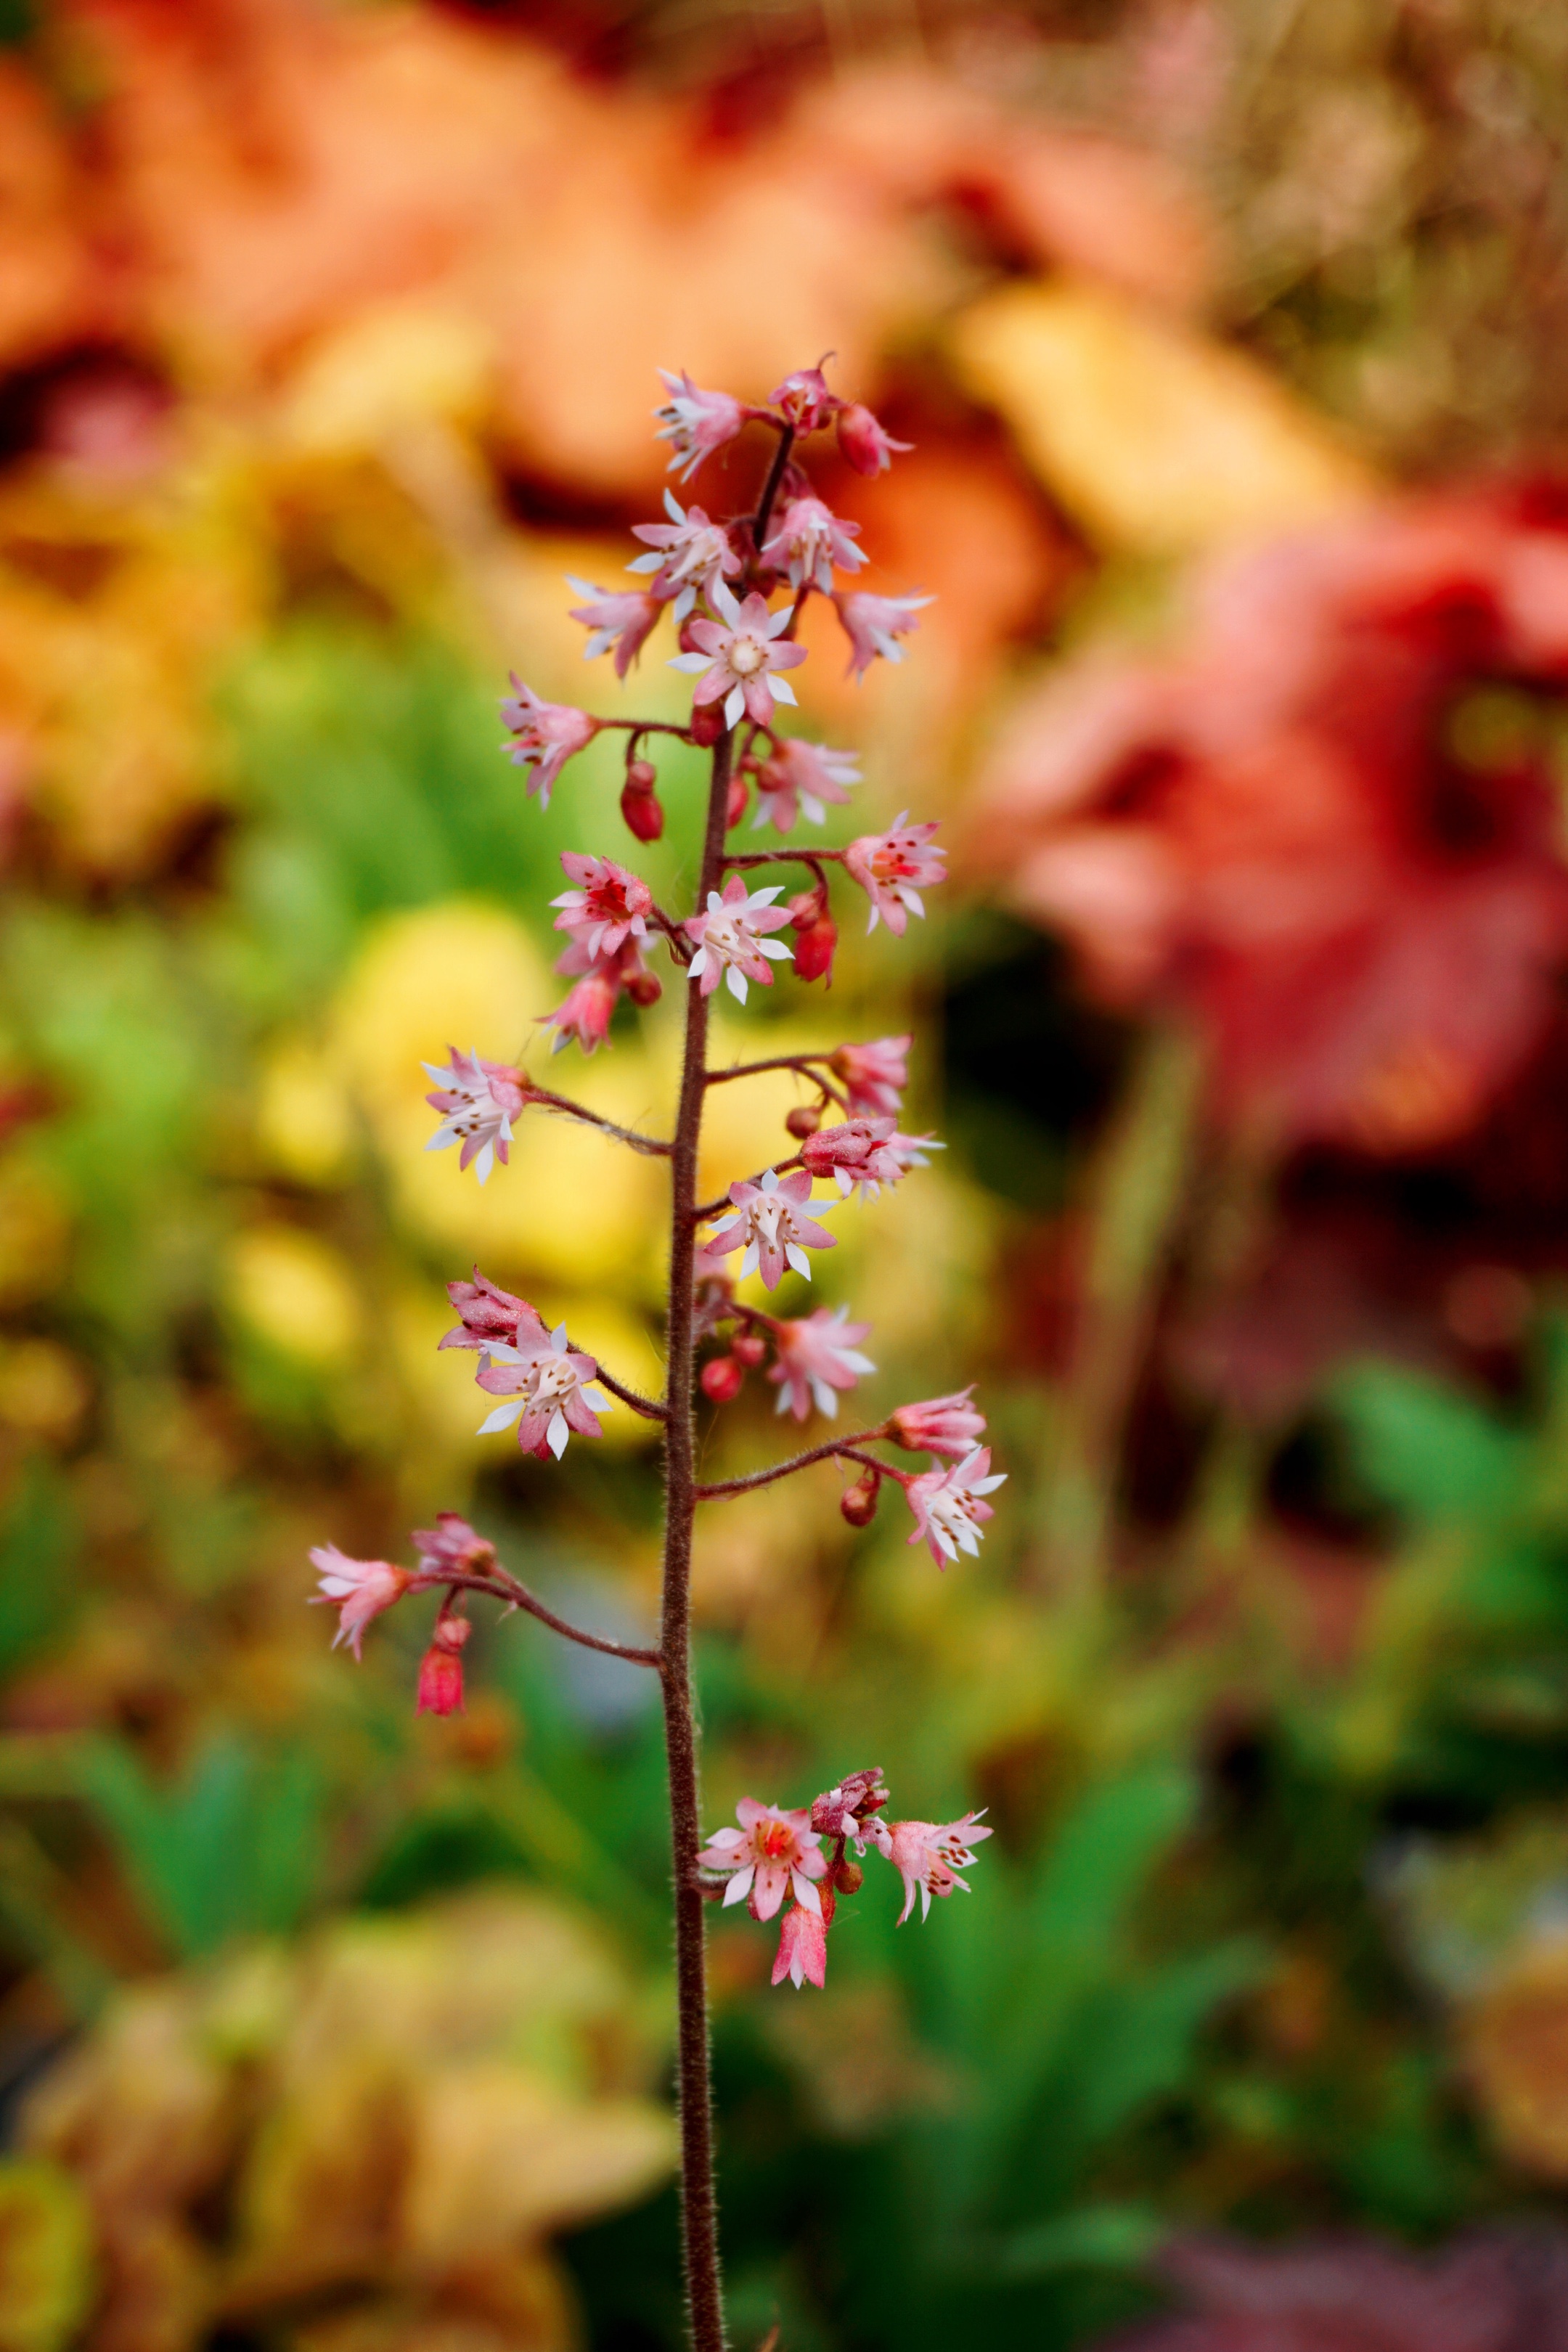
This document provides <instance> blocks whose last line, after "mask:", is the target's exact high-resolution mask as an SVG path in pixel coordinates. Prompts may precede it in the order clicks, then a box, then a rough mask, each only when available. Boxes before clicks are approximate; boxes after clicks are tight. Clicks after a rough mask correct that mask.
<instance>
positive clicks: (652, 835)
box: [621, 760, 664, 841]
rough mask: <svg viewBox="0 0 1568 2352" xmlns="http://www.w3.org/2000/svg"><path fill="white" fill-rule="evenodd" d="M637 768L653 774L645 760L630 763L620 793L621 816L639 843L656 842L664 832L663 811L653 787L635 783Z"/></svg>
mask: <svg viewBox="0 0 1568 2352" xmlns="http://www.w3.org/2000/svg"><path fill="white" fill-rule="evenodd" d="M638 768H647V772H648V774H649V775H650V776H651V775H652V774H653V770H652V769H651V768H648V764H647V761H646V760H634V761H632V764H631V766H630V767H629V768H628V769H627V770H626V784H625V787H624V789H623V791H622V793H621V814H622V815H623V816H624V817H625V819H626V825H627V828H628V830H629V831H630V832H632V833H634V834H635V835H637V839H638V840H639V841H657V840H658V837H659V835H660V834H661V833H662V832H663V831H664V810H663V807H662V806H661V804H660V802H659V797H658V793H656V792H655V791H654V789H653V786H652V785H651V784H643V783H639V782H637V781H635V772H636V770H637V769H638Z"/></svg>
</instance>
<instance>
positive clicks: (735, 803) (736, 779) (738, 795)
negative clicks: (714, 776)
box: [724, 775, 746, 833]
mask: <svg viewBox="0 0 1568 2352" xmlns="http://www.w3.org/2000/svg"><path fill="white" fill-rule="evenodd" d="M745 814H746V779H745V778H744V776H740V775H736V776H731V779H730V797H729V800H728V801H727V803H725V807H724V830H725V832H726V833H729V832H732V831H733V829H734V827H735V826H736V825H738V824H740V822H741V819H742V817H743V816H744V815H745Z"/></svg>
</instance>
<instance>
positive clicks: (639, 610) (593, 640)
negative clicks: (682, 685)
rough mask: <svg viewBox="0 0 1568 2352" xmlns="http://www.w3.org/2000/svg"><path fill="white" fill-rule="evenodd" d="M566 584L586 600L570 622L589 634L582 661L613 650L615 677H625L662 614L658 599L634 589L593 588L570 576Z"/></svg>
mask: <svg viewBox="0 0 1568 2352" xmlns="http://www.w3.org/2000/svg"><path fill="white" fill-rule="evenodd" d="M566 584H567V586H568V587H569V588H574V589H575V590H576V592H577V593H578V595H579V596H584V597H586V598H587V600H588V601H587V602H586V604H577V605H574V607H573V611H572V618H573V619H574V621H581V622H582V624H583V626H584V628H585V629H586V630H587V632H588V642H587V644H586V645H585V646H584V648H583V658H584V661H596V660H597V659H598V657H599V656H600V655H601V654H606V653H608V652H609V650H610V647H611V646H614V647H615V649H616V677H625V676H626V672H627V670H628V669H630V667H631V666H632V664H633V662H635V661H636V659H637V656H638V654H640V653H641V651H642V649H643V647H644V646H646V645H647V641H648V639H649V637H650V636H652V635H653V633H654V630H655V629H656V628H657V627H658V616H659V614H660V613H661V612H662V611H663V610H664V607H663V605H662V604H660V603H659V600H658V597H657V596H654V595H647V594H644V593H642V592H641V591H640V590H637V589H635V588H630V589H611V588H595V585H594V583H593V582H592V581H591V580H579V579H577V578H576V577H575V575H574V573H572V572H568V573H567V574H566Z"/></svg>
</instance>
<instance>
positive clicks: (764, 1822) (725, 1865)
mask: <svg viewBox="0 0 1568 2352" xmlns="http://www.w3.org/2000/svg"><path fill="white" fill-rule="evenodd" d="M735 1819H736V1820H737V1821H738V1822H740V1824H741V1826H740V1828H739V1829H738V1830H732V1829H721V1830H715V1831H714V1832H713V1834H712V1836H711V1837H710V1839H709V1841H708V1843H707V1844H706V1845H705V1846H704V1847H703V1849H702V1851H701V1853H700V1854H699V1855H698V1857H697V1859H698V1861H699V1862H700V1864H702V1866H703V1868H704V1869H706V1870H727V1871H729V1872H730V1873H731V1878H730V1884H729V1885H728V1886H726V1887H725V1889H724V1907H725V1909H726V1910H728V1908H729V1906H730V1905H731V1903H744V1902H745V1901H746V1899H747V1897H748V1896H750V1898H751V1900H750V1906H749V1907H750V1910H751V1914H752V1918H753V1919H771V1918H772V1917H773V1914H774V1912H775V1911H776V1910H777V1909H778V1907H779V1905H780V1904H781V1903H782V1902H783V1901H784V1895H785V1894H786V1892H787V1893H790V1894H793V1895H794V1896H795V1901H796V1902H797V1903H798V1904H799V1905H800V1906H801V1907H802V1909H803V1910H805V1911H816V1912H817V1913H818V1914H820V1912H821V1909H822V1898H821V1896H820V1895H818V1894H817V1891H816V1885H814V1883H813V1882H814V1881H815V1880H816V1879H818V1878H820V1877H822V1875H823V1874H824V1873H825V1872H826V1868H827V1856H826V1854H825V1853H823V1852H822V1851H821V1848H822V1840H821V1839H820V1838H819V1837H818V1836H817V1834H816V1831H815V1830H814V1829H813V1828H812V1826H811V1815H810V1813H809V1812H807V1811H805V1808H804V1807H803V1808H802V1809H801V1811H798V1812H793V1813H792V1812H786V1811H784V1808H783V1806H781V1805H760V1804H759V1803H758V1802H757V1800H756V1799H755V1797H742V1800H741V1801H740V1803H739V1804H738V1805H737V1806H736V1808H735Z"/></svg>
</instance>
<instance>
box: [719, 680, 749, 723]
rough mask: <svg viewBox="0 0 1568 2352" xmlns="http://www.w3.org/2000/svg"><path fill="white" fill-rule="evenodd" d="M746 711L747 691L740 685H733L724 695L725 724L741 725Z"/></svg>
mask: <svg viewBox="0 0 1568 2352" xmlns="http://www.w3.org/2000/svg"><path fill="white" fill-rule="evenodd" d="M745 713H746V697H745V693H744V691H743V689H742V688H740V687H738V686H732V687H731V688H730V691H729V693H728V694H727V695H726V696H725V697H724V724H725V726H726V727H738V726H739V725H740V723H741V721H742V719H743V718H744V717H745Z"/></svg>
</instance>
